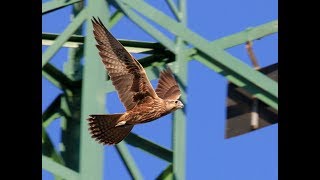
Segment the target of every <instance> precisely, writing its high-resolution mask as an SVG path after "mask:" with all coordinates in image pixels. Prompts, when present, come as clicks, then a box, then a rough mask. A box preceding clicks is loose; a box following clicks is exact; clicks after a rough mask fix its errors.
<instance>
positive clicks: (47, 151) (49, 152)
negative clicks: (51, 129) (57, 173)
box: [42, 126, 64, 165]
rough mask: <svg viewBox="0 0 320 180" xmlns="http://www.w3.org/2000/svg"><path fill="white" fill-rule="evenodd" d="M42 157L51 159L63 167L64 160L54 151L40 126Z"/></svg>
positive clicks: (45, 132)
mask: <svg viewBox="0 0 320 180" xmlns="http://www.w3.org/2000/svg"><path fill="white" fill-rule="evenodd" d="M42 139H43V142H42V155H45V156H48V157H51V159H52V160H53V161H55V162H57V163H59V164H61V165H64V160H63V158H62V157H61V156H60V154H59V153H58V152H57V151H56V150H55V149H54V146H53V143H52V141H51V139H50V137H49V136H48V133H47V131H46V129H45V127H44V126H42Z"/></svg>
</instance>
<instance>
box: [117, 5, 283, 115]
mask: <svg viewBox="0 0 320 180" xmlns="http://www.w3.org/2000/svg"><path fill="white" fill-rule="evenodd" d="M121 2H124V3H126V4H127V5H129V6H130V7H132V8H134V9H135V10H136V11H137V12H139V13H141V14H142V15H144V16H145V17H147V18H148V19H150V20H152V21H154V22H156V23H158V24H159V25H160V26H162V27H164V28H166V29H167V30H169V31H170V32H172V33H173V34H176V35H178V36H179V37H181V38H183V40H185V41H187V42H188V43H190V44H192V45H194V46H195V47H196V48H197V49H198V50H199V51H201V52H203V53H204V54H206V55H207V56H208V57H210V58H212V59H213V60H214V62H213V63H215V64H221V65H222V67H223V69H227V70H229V72H230V73H232V74H233V76H234V77H241V78H242V81H243V80H244V81H243V82H242V83H243V84H245V87H248V86H251V85H253V87H250V88H253V89H255V90H254V91H255V92H256V94H261V93H267V95H266V96H267V97H272V99H277V98H278V86H277V84H278V83H276V82H275V81H273V80H271V79H270V78H268V77H267V76H265V75H263V74H262V73H260V72H257V71H255V70H253V69H252V68H251V67H249V66H247V65H246V64H245V63H243V62H241V61H240V60H239V59H237V58H235V57H233V56H231V55H230V54H228V53H226V52H225V51H223V50H222V49H221V48H218V47H212V46H210V44H209V42H208V41H207V40H205V39H204V38H202V37H200V36H199V35H197V34H195V33H194V32H192V31H190V30H189V29H187V28H186V27H185V26H184V25H182V24H181V23H177V22H175V21H174V20H172V19H171V18H170V17H168V16H167V15H165V14H163V13H162V12H160V11H158V10H157V9H155V8H153V7H151V6H150V5H148V4H147V3H145V2H143V1H141V0H122V1H121ZM119 4H120V3H119ZM239 80H240V79H238V81H239ZM230 81H231V82H232V81H233V79H232V80H230ZM233 83H234V84H236V85H237V86H239V83H235V82H233ZM240 87H243V86H240ZM256 94H255V95H256ZM266 103H268V102H266ZM275 103H277V101H276V102H275ZM269 105H271V104H269ZM273 106H274V105H273ZM274 108H276V109H277V108H278V107H277V106H276V107H274Z"/></svg>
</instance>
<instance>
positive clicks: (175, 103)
mask: <svg viewBox="0 0 320 180" xmlns="http://www.w3.org/2000/svg"><path fill="white" fill-rule="evenodd" d="M165 102H166V109H167V111H170V112H172V111H175V110H177V109H182V108H183V107H184V105H183V104H182V102H181V101H179V100H166V101H165Z"/></svg>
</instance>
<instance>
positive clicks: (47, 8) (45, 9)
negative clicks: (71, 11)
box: [42, 0, 82, 15]
mask: <svg viewBox="0 0 320 180" xmlns="http://www.w3.org/2000/svg"><path fill="white" fill-rule="evenodd" d="M80 1H82V0H51V1H49V2H46V3H43V4H42V15H44V14H46V13H49V12H51V11H55V10H57V9H60V8H63V7H65V6H68V5H70V4H74V3H77V2H80Z"/></svg>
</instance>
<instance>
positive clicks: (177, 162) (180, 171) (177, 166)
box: [172, 0, 188, 179]
mask: <svg viewBox="0 0 320 180" xmlns="http://www.w3.org/2000/svg"><path fill="white" fill-rule="evenodd" d="M178 5H179V14H180V17H179V19H180V22H179V23H181V24H182V25H183V26H186V25H187V24H186V23H187V17H186V14H187V13H186V1H185V0H179V1H178ZM184 49H185V44H184V41H183V39H182V38H181V37H180V36H179V35H178V36H177V38H176V52H177V53H176V61H175V62H174V64H173V65H174V67H173V71H174V72H175V75H176V77H177V78H178V79H179V80H180V83H182V84H183V85H184V86H186V84H187V74H188V73H187V70H188V67H187V66H188V61H186V59H187V57H186V56H185V55H186V54H185V53H184ZM186 95H187V93H186V89H184V90H183V91H181V100H182V101H183V102H184V104H185V108H186V107H187V106H186V105H187V102H186ZM172 127H173V128H172V131H173V132H172V135H173V136H172V147H173V163H172V165H173V169H172V171H173V176H174V179H186V177H185V166H186V164H185V159H186V129H187V128H186V114H185V113H184V112H183V110H182V109H179V110H177V111H175V112H174V113H173V116H172Z"/></svg>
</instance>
